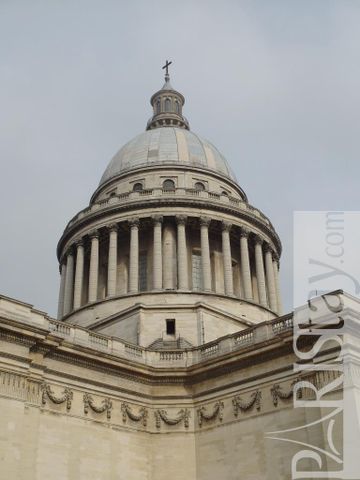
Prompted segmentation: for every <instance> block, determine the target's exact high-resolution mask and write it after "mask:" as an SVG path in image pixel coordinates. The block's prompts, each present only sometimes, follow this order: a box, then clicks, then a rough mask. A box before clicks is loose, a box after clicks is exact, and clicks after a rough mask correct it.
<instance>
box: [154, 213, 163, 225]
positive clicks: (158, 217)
mask: <svg viewBox="0 0 360 480" xmlns="http://www.w3.org/2000/svg"><path fill="white" fill-rule="evenodd" d="M152 221H153V224H154V225H159V224H162V223H163V221H164V217H163V216H162V215H153V216H152Z"/></svg>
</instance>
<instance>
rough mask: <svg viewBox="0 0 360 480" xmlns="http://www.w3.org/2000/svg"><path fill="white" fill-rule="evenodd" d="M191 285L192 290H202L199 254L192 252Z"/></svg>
mask: <svg viewBox="0 0 360 480" xmlns="http://www.w3.org/2000/svg"><path fill="white" fill-rule="evenodd" d="M192 284H193V290H201V288H202V266H201V254H200V253H197V252H193V254H192Z"/></svg>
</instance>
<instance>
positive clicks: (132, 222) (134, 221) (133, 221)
mask: <svg viewBox="0 0 360 480" xmlns="http://www.w3.org/2000/svg"><path fill="white" fill-rule="evenodd" d="M129 225H130V227H131V228H135V227H137V228H138V227H139V225H140V219H139V217H133V218H130V219H129Z"/></svg>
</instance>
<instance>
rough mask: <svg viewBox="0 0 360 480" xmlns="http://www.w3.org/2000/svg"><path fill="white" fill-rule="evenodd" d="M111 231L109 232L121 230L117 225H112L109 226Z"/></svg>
mask: <svg viewBox="0 0 360 480" xmlns="http://www.w3.org/2000/svg"><path fill="white" fill-rule="evenodd" d="M107 227H108V229H109V232H117V231H118V229H119V225H118V224H117V223H110V225H108V226H107Z"/></svg>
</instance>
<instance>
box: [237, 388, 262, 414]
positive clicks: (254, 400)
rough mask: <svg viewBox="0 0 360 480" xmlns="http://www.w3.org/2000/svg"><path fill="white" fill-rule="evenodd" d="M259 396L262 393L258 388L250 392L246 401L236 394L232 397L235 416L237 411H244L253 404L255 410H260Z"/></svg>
mask: <svg viewBox="0 0 360 480" xmlns="http://www.w3.org/2000/svg"><path fill="white" fill-rule="evenodd" d="M261 398H262V395H261V391H260V390H256V392H254V393H252V394H251V396H250V400H248V401H247V402H244V401H243V400H242V399H241V397H240V396H239V395H236V397H234V398H233V399H232V404H233V407H234V415H235V417H237V416H238V415H239V411H241V412H246V411H247V410H250V409H251V408H252V407H253V406H254V405H255V407H256V410H257V411H260V409H261Z"/></svg>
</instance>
